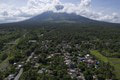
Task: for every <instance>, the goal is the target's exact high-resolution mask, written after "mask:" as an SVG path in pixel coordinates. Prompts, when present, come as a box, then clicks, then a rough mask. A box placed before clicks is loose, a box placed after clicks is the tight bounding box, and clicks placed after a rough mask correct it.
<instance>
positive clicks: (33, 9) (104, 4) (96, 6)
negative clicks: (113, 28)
mask: <svg viewBox="0 0 120 80" xmlns="http://www.w3.org/2000/svg"><path fill="white" fill-rule="evenodd" d="M55 6H64V9H63V10H60V11H59V12H67V13H72V12H74V13H76V14H78V15H82V16H85V17H88V18H91V19H95V20H101V21H108V22H116V23H120V15H119V14H120V0H0V23H4V22H14V21H20V20H24V19H28V18H30V17H32V16H35V15H37V14H41V13H42V12H45V11H48V10H52V11H55V12H57V11H56V10H55Z"/></svg>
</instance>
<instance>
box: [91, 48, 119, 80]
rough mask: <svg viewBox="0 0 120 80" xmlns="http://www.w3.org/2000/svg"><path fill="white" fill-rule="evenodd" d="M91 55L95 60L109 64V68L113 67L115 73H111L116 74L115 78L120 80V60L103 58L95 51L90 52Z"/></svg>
mask: <svg viewBox="0 0 120 80" xmlns="http://www.w3.org/2000/svg"><path fill="white" fill-rule="evenodd" d="M91 54H92V55H94V56H95V57H96V58H97V59H99V60H101V61H103V62H105V63H110V65H111V66H113V67H114V69H115V71H113V72H114V73H115V74H116V77H117V78H118V79H120V59H119V58H109V57H105V56H103V55H102V54H100V52H98V51H97V50H92V51H91Z"/></svg>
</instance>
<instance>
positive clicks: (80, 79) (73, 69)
mask: <svg viewBox="0 0 120 80" xmlns="http://www.w3.org/2000/svg"><path fill="white" fill-rule="evenodd" d="M64 59H65V61H64V62H65V64H66V65H67V66H68V74H69V75H70V76H71V78H76V79H77V80H85V78H84V75H83V74H82V73H81V70H80V69H79V68H77V66H76V64H75V62H74V61H72V60H71V59H72V56H70V53H64Z"/></svg>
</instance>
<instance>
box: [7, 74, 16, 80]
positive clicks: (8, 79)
mask: <svg viewBox="0 0 120 80" xmlns="http://www.w3.org/2000/svg"><path fill="white" fill-rule="evenodd" d="M14 78H15V74H10V75H9V76H8V77H7V80H14Z"/></svg>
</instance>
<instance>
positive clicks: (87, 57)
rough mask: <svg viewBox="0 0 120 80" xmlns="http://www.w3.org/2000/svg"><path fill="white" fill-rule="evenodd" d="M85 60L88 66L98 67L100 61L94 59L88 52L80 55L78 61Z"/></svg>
mask: <svg viewBox="0 0 120 80" xmlns="http://www.w3.org/2000/svg"><path fill="white" fill-rule="evenodd" d="M80 62H84V63H86V64H87V66H88V67H94V68H98V64H99V61H97V60H96V59H94V58H93V57H92V56H91V55H90V54H86V55H85V56H83V57H82V56H78V63H80Z"/></svg>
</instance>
